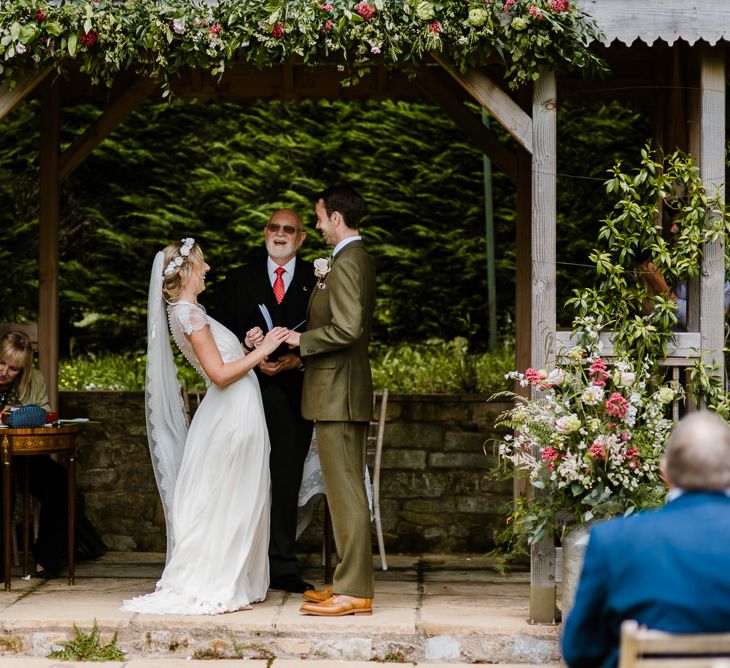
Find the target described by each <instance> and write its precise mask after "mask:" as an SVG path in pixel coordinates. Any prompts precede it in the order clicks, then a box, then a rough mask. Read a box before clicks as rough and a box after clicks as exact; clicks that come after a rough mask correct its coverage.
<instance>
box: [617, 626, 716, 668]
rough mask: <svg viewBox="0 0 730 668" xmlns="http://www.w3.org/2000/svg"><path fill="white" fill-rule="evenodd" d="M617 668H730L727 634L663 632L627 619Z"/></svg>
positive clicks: (623, 629) (622, 628)
mask: <svg viewBox="0 0 730 668" xmlns="http://www.w3.org/2000/svg"><path fill="white" fill-rule="evenodd" d="M618 668H730V633H697V634H681V633H665V632H664V631H654V630H652V629H647V628H646V627H645V626H640V625H639V624H638V623H637V622H635V621H634V620H627V621H625V622H624V623H623V624H622V625H621V649H620V653H619V663H618Z"/></svg>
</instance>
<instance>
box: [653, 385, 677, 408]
mask: <svg viewBox="0 0 730 668" xmlns="http://www.w3.org/2000/svg"><path fill="white" fill-rule="evenodd" d="M657 395H658V396H659V401H661V402H662V403H663V404H668V403H669V402H670V401H674V390H673V389H672V388H671V387H662V388H661V389H660V390H659V392H657Z"/></svg>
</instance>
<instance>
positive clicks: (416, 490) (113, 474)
mask: <svg viewBox="0 0 730 668" xmlns="http://www.w3.org/2000/svg"><path fill="white" fill-rule="evenodd" d="M60 407H61V411H60V412H61V415H62V417H92V418H94V419H95V420H97V421H98V422H94V423H91V424H89V425H87V426H86V427H85V428H84V429H83V433H82V436H81V449H80V455H79V475H78V487H79V489H80V490H81V491H82V493H83V496H84V499H85V503H86V511H87V514H88V516H89V518H90V519H91V521H92V522H93V524H94V526H95V527H96V528H97V529H98V530H99V533H101V534H102V536H103V538H104V541H105V542H106V543H107V545H108V546H109V547H110V548H111V549H113V550H122V551H127V550H137V551H164V549H165V536H164V524H165V523H164V517H163V513H162V506H161V503H160V499H159V496H158V494H157V487H156V485H155V479H154V475H153V473H152V468H151V464H150V457H149V450H148V446H147V435H146V431H145V418H144V395H143V393H142V392H61V393H60ZM507 407H508V406H507V405H506V404H503V403H488V402H487V400H486V398H485V397H477V396H456V395H410V394H391V395H390V398H389V403H388V410H387V419H386V426H385V436H384V444H383V458H382V466H381V493H380V505H381V514H382V522H383V532H384V535H385V543H386V550H387V551H389V552H420V551H425V552H484V551H487V550H489V549H491V548H492V547H493V546H494V535H495V534H496V533H497V532H498V531H499V530H500V529H501V527H502V525H503V520H504V515H505V514H506V510H507V508H508V504H509V500H510V499H511V495H512V483H511V482H510V481H496V480H493V479H491V478H490V476H489V473H490V469H491V468H492V467H493V466H494V464H495V460H494V457H493V455H492V454H491V450H490V448H487V449H486V450H487V452H488V453H489V454H485V448H484V444H485V441H487V440H488V439H490V438H493V437H494V436H495V435H496V434H495V433H494V426H493V425H494V420H495V418H496V416H497V415H498V414H499V413H501V412H502V411H503V410H505V409H506V408H507ZM371 459H372V457H371ZM320 505H321V502H320ZM321 536H322V512H320V509H319V508H317V509H316V510H315V513H314V521H313V522H312V524H311V525H310V527H309V528H308V529H307V530H306V531H305V532H304V534H303V536H302V537H301V539H300V546H301V547H302V549H303V550H308V549H309V550H315V551H316V550H318V549H319V548H320V545H321Z"/></svg>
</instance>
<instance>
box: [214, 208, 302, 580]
mask: <svg viewBox="0 0 730 668" xmlns="http://www.w3.org/2000/svg"><path fill="white" fill-rule="evenodd" d="M306 237H307V233H306V231H305V230H304V225H303V223H302V219H301V218H300V216H299V215H298V214H297V213H296V212H295V211H293V210H292V209H279V210H277V211H274V213H273V214H272V215H271V217H270V218H269V221H268V223H267V224H266V226H265V228H264V242H265V245H266V255H263V254H262V255H261V257H260V259H258V260H257V261H255V262H253V263H251V264H250V265H248V266H245V267H240V268H237V269H234V270H232V271H230V272H228V274H227V276H226V278H225V279H224V281H223V283H222V284H221V285H220V286H219V287H218V289H217V292H216V299H215V304H216V307H215V310H214V312H213V314H212V315H213V316H214V317H215V318H216V319H217V320H219V321H220V322H222V323H223V324H224V325H226V326H227V327H228V328H229V329H231V330H232V331H233V332H235V333H236V335H237V336H238V337H239V338H240V339H241V341H242V342H243V345H244V348H247V349H250V347H251V344H252V343H253V342H252V341H250V340H245V336H246V332H247V331H248V330H250V329H252V328H254V327H260V328H261V330H262V332H266V331H267V329H269V327H271V326H277V325H281V326H284V327H288V328H295V327H297V325H299V326H300V329H301V328H302V327H303V322H304V320H305V318H306V312H307V304H308V303H309V296H310V294H311V291H312V289H313V288H314V284H315V280H316V277H315V275H314V267H313V265H312V263H311V262H307V261H305V260H302V259H301V258H298V257H297V251H298V250H299V248H300V247H301V245H302V244H303V243H304V240H305V239H306ZM298 353H299V350H298V349H294V350H291V349H289V348H288V346H286V345H282V346H281V347H280V348H279V349H278V350H276V351H275V352H274V353H272V354H271V355H269V356H268V358H266V360H264V361H263V362H261V364H260V365H259V367H257V368H256V375H257V376H258V379H259V383H260V385H261V395H262V399H263V403H264V412H265V414H266V424H267V427H268V431H269V439H270V441H271V457H270V460H269V468H270V470H271V537H270V543H269V566H270V576H271V584H270V587H271V589H278V590H282V591H288V592H293V593H302V592H304V591H305V590H307V589H311V588H312V586H311V585H310V584H309V583H307V582H304V581H303V580H302V579H301V577H300V576H299V564H298V560H297V557H296V549H295V548H296V546H295V542H296V528H297V501H298V495H299V485H300V482H301V480H302V470H303V467H304V460H305V458H306V456H307V451H308V450H309V445H310V442H311V439H312V422H311V421H309V420H305V419H304V418H302V413H301V400H302V379H303V375H302V369H303V364H302V360H301V358H300V357H299V354H298Z"/></svg>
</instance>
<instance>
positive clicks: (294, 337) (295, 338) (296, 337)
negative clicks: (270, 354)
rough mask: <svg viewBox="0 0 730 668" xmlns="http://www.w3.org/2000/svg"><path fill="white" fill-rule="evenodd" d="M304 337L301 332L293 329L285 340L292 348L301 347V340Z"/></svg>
mask: <svg viewBox="0 0 730 668" xmlns="http://www.w3.org/2000/svg"><path fill="white" fill-rule="evenodd" d="M301 338H302V335H301V334H300V333H299V332H295V331H294V330H291V331H290V332H289V337H288V338H287V340H286V341H285V343H286V344H288V346H289V347H290V348H298V347H299V341H300V339H301Z"/></svg>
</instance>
